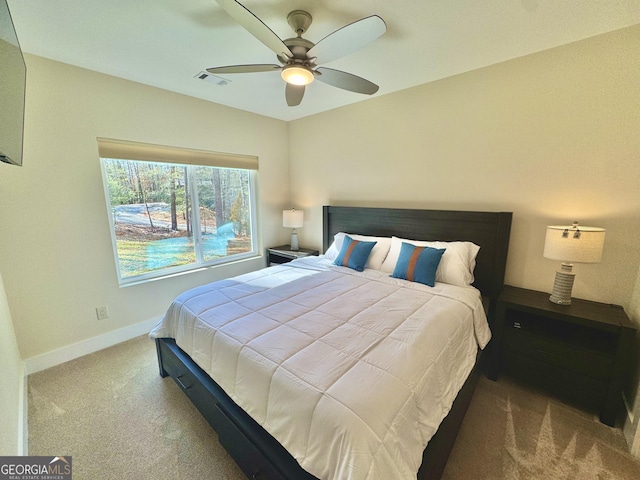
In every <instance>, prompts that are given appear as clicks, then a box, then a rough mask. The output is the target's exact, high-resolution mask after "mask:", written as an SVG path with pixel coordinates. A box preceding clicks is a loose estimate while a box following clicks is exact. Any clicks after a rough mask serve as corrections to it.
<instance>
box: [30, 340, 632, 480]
mask: <svg viewBox="0 0 640 480" xmlns="http://www.w3.org/2000/svg"><path fill="white" fill-rule="evenodd" d="M28 383H29V454H30V455H58V456H61V455H64V456H68V455H70V456H72V458H73V478H74V479H75V480H84V479H88V480H89V479H90V480H106V479H118V480H125V479H136V480H138V479H140V480H145V479H160V480H163V479H196V478H203V479H204V478H207V479H213V480H223V479H224V480H244V479H245V477H244V476H243V474H242V472H241V471H240V470H239V468H238V467H237V466H236V465H235V463H234V462H233V461H232V460H231V459H230V458H229V456H228V455H227V454H226V452H225V451H224V449H223V448H222V447H221V446H220V444H219V443H218V440H217V436H216V434H215V432H213V430H212V429H211V428H210V427H209V424H208V423H206V421H205V420H204V419H203V418H202V417H201V416H200V414H199V413H198V411H197V410H196V409H195V407H193V405H192V404H191V403H190V402H189V400H188V399H187V398H186V396H185V395H184V394H183V393H182V392H181V391H180V389H179V388H178V387H177V386H176V385H175V384H174V382H173V381H172V380H171V379H169V378H166V379H162V378H160V376H159V375H158V368H157V363H156V355H155V346H154V344H153V342H152V341H151V340H149V339H148V337H146V336H143V337H139V338H136V339H133V340H131V341H128V342H125V343H122V344H120V345H116V346H114V347H111V348H108V349H106V350H102V351H101V352H97V353H94V354H91V355H88V356H86V357H82V358H79V359H77V360H74V361H72V362H68V363H65V364H63V365H60V366H57V367H54V368H51V369H49V370H45V371H43V372H39V373H36V374H33V375H30V376H29V382H28ZM443 479H445V480H468V479H473V480H493V479H496V480H497V479H523V480H524V479H527V480H528V479H533V480H543V479H545V480H546V479H554V480H555V479H607V480H609V479H610V480H623V479H624V480H627V479H628V480H632V479H640V462H638V461H636V460H634V459H633V458H632V457H631V456H630V455H629V454H628V453H627V448H626V444H625V441H624V438H623V436H622V432H621V431H620V430H619V429H614V428H609V427H607V426H605V425H603V424H601V423H600V422H599V421H598V420H597V418H596V417H594V415H593V414H589V413H585V412H583V411H580V410H578V409H575V408H572V407H569V406H566V405H564V404H562V403H561V402H559V401H556V400H554V399H551V398H549V397H546V396H544V395H541V394H539V393H536V392H535V391H534V390H529V389H527V388H526V387H522V386H519V385H517V384H515V383H512V382H511V381H508V380H506V379H501V380H500V381H498V382H491V381H489V380H487V379H486V378H481V379H480V383H479V385H478V388H477V389H476V393H475V395H474V398H473V400H472V403H471V406H470V407H469V411H468V412H467V415H466V417H465V421H464V423H463V426H462V429H461V431H460V434H459V435H458V439H457V441H456V445H455V447H454V450H453V452H452V453H451V457H450V459H449V463H448V464H447V468H446V470H445V472H444V475H443Z"/></svg>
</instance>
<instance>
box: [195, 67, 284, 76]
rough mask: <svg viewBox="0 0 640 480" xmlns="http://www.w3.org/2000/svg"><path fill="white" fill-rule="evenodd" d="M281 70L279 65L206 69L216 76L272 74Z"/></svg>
mask: <svg viewBox="0 0 640 480" xmlns="http://www.w3.org/2000/svg"><path fill="white" fill-rule="evenodd" d="M276 70H282V67H281V66H280V65H262V64H257V65H228V66H226V67H213V68H207V72H209V73H212V74H213V75H217V74H219V73H255V72H274V71H276Z"/></svg>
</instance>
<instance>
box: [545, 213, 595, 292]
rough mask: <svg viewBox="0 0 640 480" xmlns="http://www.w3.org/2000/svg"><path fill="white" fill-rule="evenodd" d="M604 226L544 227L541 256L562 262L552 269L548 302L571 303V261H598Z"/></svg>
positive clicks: (572, 277)
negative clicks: (557, 267) (552, 281)
mask: <svg viewBox="0 0 640 480" xmlns="http://www.w3.org/2000/svg"><path fill="white" fill-rule="evenodd" d="M604 234H605V229H604V228H598V227H581V226H579V225H578V222H575V223H574V224H573V225H572V226H548V227H547V235H546V238H545V241H544V253H543V255H544V257H545V258H550V259H551V260H560V261H562V266H561V267H560V270H559V271H557V272H556V278H555V281H554V283H553V292H552V293H551V296H550V297H549V301H550V302H553V303H556V304H558V305H570V304H571V290H572V289H573V281H574V279H575V275H576V274H575V273H573V272H572V271H571V270H572V269H573V263H598V262H600V259H601V258H602V247H603V245H604Z"/></svg>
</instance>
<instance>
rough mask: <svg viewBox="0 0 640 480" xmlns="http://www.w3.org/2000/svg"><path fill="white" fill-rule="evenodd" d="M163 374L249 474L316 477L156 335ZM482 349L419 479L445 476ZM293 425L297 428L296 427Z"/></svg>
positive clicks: (270, 479)
mask: <svg viewBox="0 0 640 480" xmlns="http://www.w3.org/2000/svg"><path fill="white" fill-rule="evenodd" d="M155 342H156V350H157V354H158V365H159V368H160V376H161V377H166V376H171V378H173V380H174V381H175V382H176V384H177V385H178V386H179V387H180V389H181V390H182V391H183V392H184V393H185V395H187V397H188V398H189V399H190V400H191V402H192V403H193V404H194V405H195V407H196V408H197V409H198V410H199V411H200V413H201V414H202V416H203V417H204V418H205V419H206V420H207V421H208V422H209V424H210V425H211V427H212V428H213V429H214V430H215V431H216V432H217V433H218V438H219V441H220V444H221V445H222V446H223V447H224V448H225V449H226V450H227V451H228V452H229V454H230V455H231V457H232V458H233V459H234V460H235V462H236V463H237V464H238V465H239V466H240V468H241V469H242V471H243V472H244V473H245V475H247V477H248V478H251V479H256V480H314V479H316V477H314V476H313V475H311V474H310V473H308V472H306V471H305V470H303V469H302V468H301V467H300V465H299V464H298V462H297V461H296V460H295V459H294V458H293V457H292V456H291V455H290V454H289V452H287V450H286V449H285V448H284V447H283V446H282V445H280V444H279V443H278V442H277V441H276V440H275V439H274V438H273V437H272V436H271V435H270V434H269V433H268V432H267V431H266V430H265V429H264V428H262V426H260V425H259V424H258V423H257V422H256V421H255V420H253V419H252V418H251V417H250V416H249V415H248V414H247V413H245V412H244V411H243V410H242V409H241V408H240V407H239V406H238V405H236V403H235V402H234V401H233V400H232V399H231V398H230V397H229V396H228V395H227V394H226V393H225V392H224V390H222V388H220V386H218V384H217V383H216V382H215V381H213V380H212V379H211V378H210V377H209V376H208V375H207V374H206V372H204V370H202V369H201V368H200V367H199V366H198V365H197V364H196V363H195V362H194V361H193V360H192V359H191V357H189V355H187V354H186V353H185V352H183V351H182V349H180V347H178V345H176V343H175V340H174V339H172V338H158V339H156V340H155ZM482 359H483V351H480V352H479V354H478V359H477V361H476V365H475V367H474V368H473V370H472V371H471V373H470V375H469V377H468V378H467V380H466V382H465V384H464V385H463V387H462V389H461V390H460V392H459V393H458V395H457V397H456V399H455V401H454V403H453V405H452V407H451V411H450V412H449V414H448V415H447V416H446V417H445V418H444V420H443V421H442V423H441V424H440V427H439V429H438V431H437V432H436V433H435V435H434V436H433V437H432V438H431V440H430V441H429V444H428V445H427V448H426V449H425V450H424V452H423V456H422V465H421V467H420V470H419V471H418V475H417V479H418V480H427V479H428V480H434V479H438V478H440V476H441V475H442V472H443V470H444V467H445V466H446V464H447V459H448V458H449V453H450V452H451V449H452V448H453V445H454V443H455V439H456V436H457V433H458V430H459V429H460V425H461V424H462V420H463V419H464V415H465V413H466V411H467V408H468V406H469V404H470V402H471V398H472V397H473V392H474V390H475V388H476V385H477V383H478V379H479V377H480V371H481V368H482ZM292 428H293V427H292Z"/></svg>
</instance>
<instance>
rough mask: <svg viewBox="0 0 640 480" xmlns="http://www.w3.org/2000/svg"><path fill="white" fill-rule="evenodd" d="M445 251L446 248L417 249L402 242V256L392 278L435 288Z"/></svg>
mask: <svg viewBox="0 0 640 480" xmlns="http://www.w3.org/2000/svg"><path fill="white" fill-rule="evenodd" d="M445 250H446V249H444V248H442V249H440V248H431V247H416V246H415V245H411V244H410V243H406V242H402V247H401V248H400V256H399V257H398V262H397V263H396V267H395V269H394V270H393V275H391V276H392V277H394V278H401V279H403V280H409V281H410V282H418V283H423V284H425V285H429V286H430V287H433V286H434V285H435V284H436V270H438V265H439V264H440V259H441V258H442V254H443V253H444V251H445Z"/></svg>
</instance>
